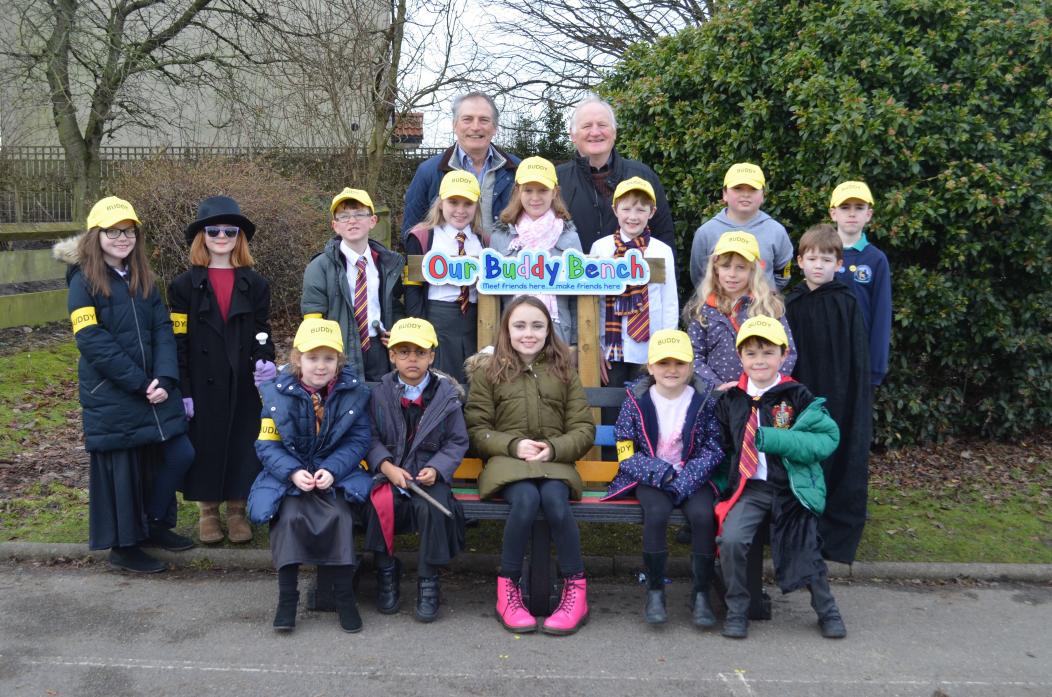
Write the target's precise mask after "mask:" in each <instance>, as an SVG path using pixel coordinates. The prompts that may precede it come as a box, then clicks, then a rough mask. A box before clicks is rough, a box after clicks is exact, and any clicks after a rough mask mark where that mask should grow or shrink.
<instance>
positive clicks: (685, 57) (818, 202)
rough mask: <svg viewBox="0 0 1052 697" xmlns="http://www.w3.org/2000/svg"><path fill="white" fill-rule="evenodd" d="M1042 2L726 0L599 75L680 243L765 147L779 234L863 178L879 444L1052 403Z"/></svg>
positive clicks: (1051, 227)
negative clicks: (876, 304) (731, 170)
mask: <svg viewBox="0 0 1052 697" xmlns="http://www.w3.org/2000/svg"><path fill="white" fill-rule="evenodd" d="M1048 7H1049V6H1048V5H1047V3H1040V2H1036V1H1024V2H1004V3H999V2H994V3H991V2H982V1H979V0H886V1H883V2H881V1H878V0H849V1H847V2H785V1H784V0H751V1H744V2H734V3H725V4H722V9H721V10H719V11H718V12H716V13H715V16H714V17H713V19H712V20H711V21H709V22H707V23H706V24H705V25H703V26H701V27H698V28H694V29H687V30H685V31H683V32H682V33H680V34H678V35H676V36H674V37H670V38H668V39H666V40H663V41H661V42H659V43H658V44H656V45H653V46H645V47H644V46H640V47H637V48H636V49H634V50H633V51H631V52H629V54H628V55H627V56H626V58H625V60H624V62H623V63H622V64H621V65H620V66H619V67H618V68H617V70H616V71H615V72H614V73H613V74H612V75H611V77H610V78H609V79H608V80H607V82H606V83H605V84H604V86H603V90H602V91H603V93H604V94H606V95H607V96H609V97H610V98H611V99H612V101H613V102H614V104H615V106H616V107H617V112H618V121H619V122H620V124H621V132H620V134H619V137H618V145H619V147H620V148H621V149H622V150H623V151H624V152H626V153H627V154H629V155H630V156H634V157H638V158H639V159H640V160H642V161H643V162H646V163H648V164H650V165H651V166H652V167H654V169H656V170H657V172H658V173H659V174H660V176H661V178H662V181H663V183H664V185H665V188H666V190H667V191H668V192H669V199H670V201H671V203H672V206H673V214H674V216H675V218H676V220H677V221H679V226H678V230H677V234H678V236H679V237H678V239H679V241H680V245H679V248H680V250H682V251H681V254H683V255H685V254H686V250H688V249H689V246H690V240H691V239H692V237H693V230H694V229H695V228H696V227H697V226H698V225H699V224H700V223H702V222H703V221H704V220H705V219H707V218H708V217H710V216H711V215H712V214H714V213H715V212H716V211H718V210H719V208H720V207H721V205H722V204H721V203H719V196H720V187H721V184H722V177H723V173H724V171H725V170H726V168H727V166H728V165H730V164H731V163H733V162H738V161H743V160H745V161H751V162H756V163H758V164H760V165H761V166H762V167H763V168H764V170H765V172H766V174H767V178H768V185H769V187H770V191H769V194H768V198H767V201H766V203H765V205H764V208H765V210H767V211H768V212H769V213H770V214H771V215H773V216H774V217H775V218H776V219H778V220H780V221H782V222H783V223H784V224H785V225H786V227H787V228H789V230H790V234H791V236H792V237H793V239H794V241H795V240H797V239H798V238H799V236H800V234H802V232H803V231H804V230H805V229H806V228H807V227H808V226H809V225H811V224H814V223H817V222H820V221H822V220H823V219H826V217H827V212H826V208H827V206H828V202H829V193H830V191H831V189H832V188H833V186H835V184H837V183H838V182H839V181H842V180H844V179H848V178H851V179H863V180H865V181H867V182H868V183H869V185H870V187H871V188H872V190H873V192H874V195H875V196H876V199H877V202H876V206H875V209H876V211H875V215H874V218H873V222H872V223H871V226H870V227H869V228H868V230H867V234H868V235H869V239H870V241H872V242H873V243H875V244H876V245H878V246H879V247H880V248H881V249H883V250H884V251H885V252H886V253H887V255H888V257H889V258H890V261H891V267H892V273H893V278H894V304H895V316H894V326H893V337H892V361H891V369H890V374H889V375H888V380H887V382H886V383H885V386H884V387H882V388H881V390H880V391H879V392H878V399H877V405H876V410H875V418H876V426H877V433H878V438H879V440H880V441H881V442H883V443H886V444H890V445H894V444H899V443H904V442H913V441H924V440H928V439H933V438H934V439H937V438H941V437H942V436H945V435H948V434H959V433H981V434H983V435H986V436H992V437H998V438H1007V437H1012V436H1015V435H1018V434H1020V433H1023V432H1026V431H1028V430H1031V429H1034V428H1036V427H1044V426H1047V425H1048V424H1049V423H1050V422H1052V309H1050V308H1052V281H1050V277H1049V271H1050V268H1052V23H1050V19H1049V9H1048Z"/></svg>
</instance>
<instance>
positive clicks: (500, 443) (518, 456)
mask: <svg viewBox="0 0 1052 697" xmlns="http://www.w3.org/2000/svg"><path fill="white" fill-rule="evenodd" d="M464 416H465V419H466V421H467V425H468V434H469V436H470V438H471V444H472V445H473V446H474V448H475V450H476V451H477V452H478V453H479V455H480V456H481V457H482V458H483V459H484V460H485V461H486V464H485V467H484V468H483V470H482V473H481V474H480V475H479V478H478V487H479V497H480V498H483V499H486V498H492V497H495V496H497V495H500V496H501V497H502V498H503V499H504V500H505V501H507V502H508V503H509V504H511V511H510V512H509V514H508V519H507V521H506V522H505V524H504V542H503V546H502V549H501V571H500V574H499V575H498V576H497V608H496V610H497V617H498V618H499V620H500V622H501V624H502V625H504V628H505V629H507V630H508V631H511V632H516V633H522V632H532V631H536V629H537V620H536V619H534V617H533V616H532V615H530V613H529V612H528V611H527V610H526V607H525V606H524V605H523V603H522V595H521V593H520V591H519V578H520V577H521V575H522V558H523V554H524V553H525V551H526V541H527V539H528V538H529V534H530V528H531V526H532V525H533V521H534V520H535V519H536V517H537V511H538V509H540V510H543V511H544V517H545V519H546V520H547V521H548V524H549V525H550V526H551V531H552V537H553V538H554V540H555V546H556V551H557V553H558V559H559V570H560V573H561V575H562V577H563V591H562V599H561V600H560V602H559V606H558V607H557V608H556V610H555V612H554V613H552V615H551V616H550V617H548V619H546V620H545V621H544V624H543V626H542V627H541V630H542V631H544V632H545V633H547V634H573V633H574V632H576V631H577V630H578V629H579V628H580V627H581V626H582V625H583V624H584V623H585V622H586V621H587V620H588V600H587V596H586V584H585V578H584V562H583V560H582V558H581V539H580V532H579V531H578V528H577V520H576V519H575V518H574V516H573V513H572V512H571V511H570V505H569V502H570V499H571V498H572V499H574V500H579V499H580V498H581V490H582V488H583V486H584V485H583V483H582V481H581V477H580V475H579V474H578V473H577V469H576V466H575V464H574V463H575V462H576V461H577V460H578V459H579V458H581V457H582V456H583V455H584V454H585V453H586V452H588V450H589V449H590V448H591V447H592V443H593V441H594V439H595V423H594V422H593V421H592V415H591V412H590V411H589V409H588V402H587V400H586V398H585V393H584V388H583V387H581V381H580V379H579V378H578V376H577V372H576V370H575V369H574V366H573V363H572V361H571V359H570V351H569V348H568V347H567V346H566V344H565V343H564V342H563V341H562V339H560V338H559V336H558V334H556V332H555V330H554V327H553V325H552V319H551V316H550V315H549V314H548V310H547V308H546V307H545V305H544V303H542V302H541V301H540V300H537V299H536V298H533V297H529V296H519V297H517V298H515V299H514V300H512V301H511V302H510V303H508V306H507V307H506V308H505V310H504V314H503V316H502V317H501V322H500V331H499V333H498V336H497V346H496V348H495V350H494V352H493V355H492V356H490V357H488V360H483V361H480V362H478V363H477V364H476V366H475V370H474V372H473V373H472V375H471V390H470V391H469V393H468V403H467V406H466V408H465V411H464Z"/></svg>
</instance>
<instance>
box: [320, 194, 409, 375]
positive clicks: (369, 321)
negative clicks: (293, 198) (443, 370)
mask: <svg viewBox="0 0 1052 697" xmlns="http://www.w3.org/2000/svg"><path fill="white" fill-rule="evenodd" d="M329 215H330V216H331V217H332V230H333V232H334V233H335V234H334V235H333V237H332V239H330V240H329V241H328V243H327V244H326V245H325V248H324V249H323V250H322V251H321V252H319V253H318V254H317V255H315V257H314V258H313V259H311V261H310V263H309V264H308V265H307V269H306V271H304V272H303V295H302V297H301V298H300V310H301V311H302V312H303V317H304V319H308V318H310V317H320V318H324V319H330V320H333V321H334V322H337V323H339V325H340V330H341V331H342V332H343V336H344V343H345V344H346V353H347V363H348V364H349V365H350V366H351V367H352V368H353V369H354V371H355V372H356V373H357V374H358V375H359V376H361V377H364V378H365V379H366V380H368V381H369V382H376V381H377V380H379V379H380V378H381V377H383V376H384V374H385V373H387V372H388V371H389V370H390V369H391V366H390V364H389V363H388V360H387V338H388V334H387V328H388V327H390V326H392V325H393V324H394V323H395V322H397V321H398V320H399V319H401V318H402V317H404V316H405V305H404V302H403V291H402V269H403V267H404V266H405V258H404V257H402V255H401V254H397V253H396V252H392V251H391V250H390V249H388V248H387V247H385V246H384V245H382V244H380V243H379V242H377V241H376V240H374V239H370V237H369V231H370V230H372V229H373V228H374V227H375V226H376V223H377V222H378V219H377V217H376V208H375V207H374V206H373V200H372V198H371V197H370V196H369V193H368V192H366V191H363V190H362V189H350V188H346V189H344V190H343V191H341V192H340V193H338V194H336V196H334V197H333V199H332V203H331V204H330V205H329Z"/></svg>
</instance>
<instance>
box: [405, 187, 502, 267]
mask: <svg viewBox="0 0 1052 697" xmlns="http://www.w3.org/2000/svg"><path fill="white" fill-rule="evenodd" d="M445 223H446V219H445V217H444V216H443V215H442V197H441V196H436V197H435V200H434V201H432V202H431V208H429V209H428V210H427V215H425V216H424V219H423V220H421V221H420V222H419V223H417V224H416V225H414V226H413V230H418V229H421V228H422V229H424V230H433V229H435V228H436V227H438V226H440V225H445ZM471 231H472V232H474V233H475V234H476V235H478V237H479V239H480V240H482V246H483V247H486V246H488V245H489V235H487V234H486V232H485V230H483V229H482V204H480V203H479V202H478V201H475V217H474V218H472V220H471ZM423 253H424V254H426V253H427V250H426V249H425V250H423Z"/></svg>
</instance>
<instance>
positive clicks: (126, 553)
mask: <svg viewBox="0 0 1052 697" xmlns="http://www.w3.org/2000/svg"><path fill="white" fill-rule="evenodd" d="M109 562H110V568H113V569H118V570H120V571H131V572H134V573H137V574H158V573H160V572H162V571H167V570H168V565H167V564H165V563H164V562H163V561H161V560H160V559H154V558H153V557H151V556H150V555H149V554H147V553H146V552H144V551H142V550H141V549H139V547H137V546H135V545H133V546H131V547H113V548H112V549H110V558H109Z"/></svg>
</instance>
